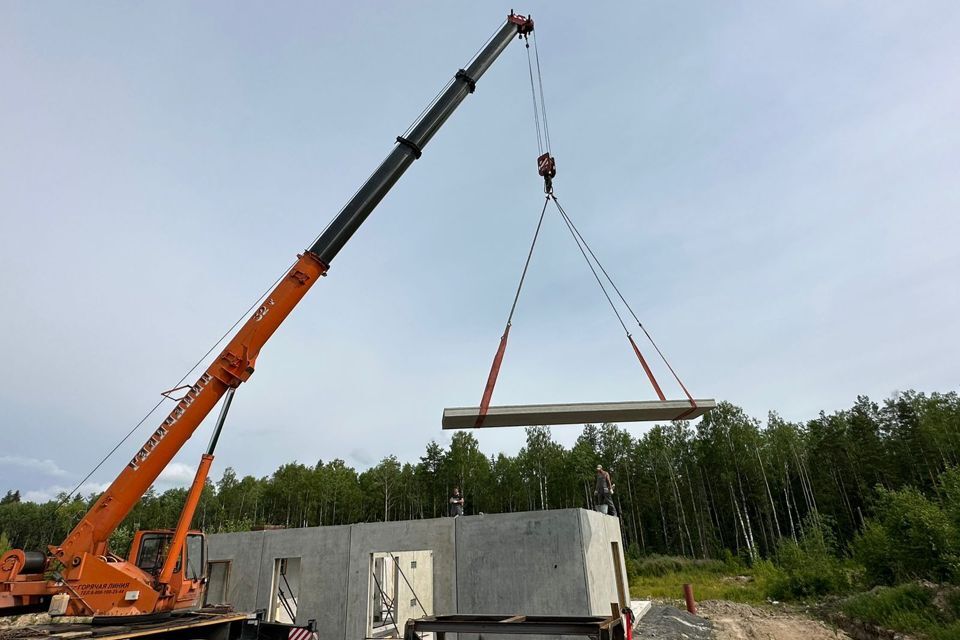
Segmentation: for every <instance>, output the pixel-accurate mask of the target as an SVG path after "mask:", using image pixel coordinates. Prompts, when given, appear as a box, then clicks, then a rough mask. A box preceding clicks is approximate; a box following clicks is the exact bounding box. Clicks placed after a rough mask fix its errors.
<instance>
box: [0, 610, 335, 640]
mask: <svg viewBox="0 0 960 640" xmlns="http://www.w3.org/2000/svg"><path fill="white" fill-rule="evenodd" d="M5 623H7V624H5ZM313 626H314V625H313V622H312V621H311V623H310V624H308V625H306V626H298V625H288V624H281V623H272V622H264V621H263V620H262V619H261V617H260V616H259V615H257V614H249V613H240V612H236V611H233V610H230V609H229V608H226V607H216V608H207V609H198V610H195V611H185V612H182V613H174V614H172V615H169V616H164V617H162V618H157V617H152V618H149V619H141V620H131V621H129V622H128V621H126V620H122V619H120V620H118V619H117V618H113V619H110V620H109V621H105V622H104V621H97V622H94V621H93V620H92V619H90V618H86V619H84V618H76V617H70V618H63V619H58V618H55V617H54V618H50V617H49V616H41V617H38V616H36V615H30V614H26V615H23V616H12V617H10V618H0V640H75V639H82V638H96V639H97V640H126V639H128V638H131V639H132V638H142V639H160V638H163V639H164V640H166V639H168V638H169V639H170V640H245V639H247V638H250V639H254V638H259V639H261V640H281V639H282V640H287V639H288V638H303V639H304V640H308V639H311V638H316V637H317V636H316V635H315V631H314V628H313Z"/></svg>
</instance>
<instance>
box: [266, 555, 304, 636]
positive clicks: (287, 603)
mask: <svg viewBox="0 0 960 640" xmlns="http://www.w3.org/2000/svg"><path fill="white" fill-rule="evenodd" d="M270 594H271V595H270V611H269V616H268V618H269V620H268V621H269V622H285V623H288V624H292V623H294V622H296V621H297V603H298V602H299V599H300V558H277V559H276V560H274V562H273V581H272V582H271V587H270Z"/></svg>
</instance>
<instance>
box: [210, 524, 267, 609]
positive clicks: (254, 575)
mask: <svg viewBox="0 0 960 640" xmlns="http://www.w3.org/2000/svg"><path fill="white" fill-rule="evenodd" d="M263 534H264V532H263V531H250V532H245V533H221V534H217V535H213V536H207V554H208V556H209V557H208V560H227V561H229V562H230V569H229V575H228V576H227V589H226V593H227V602H229V603H230V604H232V605H233V606H234V607H235V608H236V609H239V610H242V611H253V610H254V609H256V608H257V589H258V585H259V582H260V558H261V557H262V556H263ZM268 579H269V578H268Z"/></svg>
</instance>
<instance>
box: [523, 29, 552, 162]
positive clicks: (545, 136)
mask: <svg viewBox="0 0 960 640" xmlns="http://www.w3.org/2000/svg"><path fill="white" fill-rule="evenodd" d="M528 46H529V44H528ZM533 54H534V56H535V57H536V59H537V83H538V84H539V85H540V111H541V112H542V114H543V139H544V143H545V146H546V149H547V153H552V152H553V149H552V148H551V146H550V126H549V125H548V124H547V99H546V97H545V96H544V93H543V75H542V74H541V73H540V49H538V48H537V32H536V31H534V32H533ZM529 57H530V52H529V49H528V51H527V58H529Z"/></svg>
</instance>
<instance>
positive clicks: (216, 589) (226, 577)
mask: <svg viewBox="0 0 960 640" xmlns="http://www.w3.org/2000/svg"><path fill="white" fill-rule="evenodd" d="M229 588H230V561H229V560H211V561H210V562H208V563H207V588H206V591H205V592H204V594H203V603H204V604H205V605H207V604H228V600H227V593H228V591H227V590H228V589H229Z"/></svg>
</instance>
